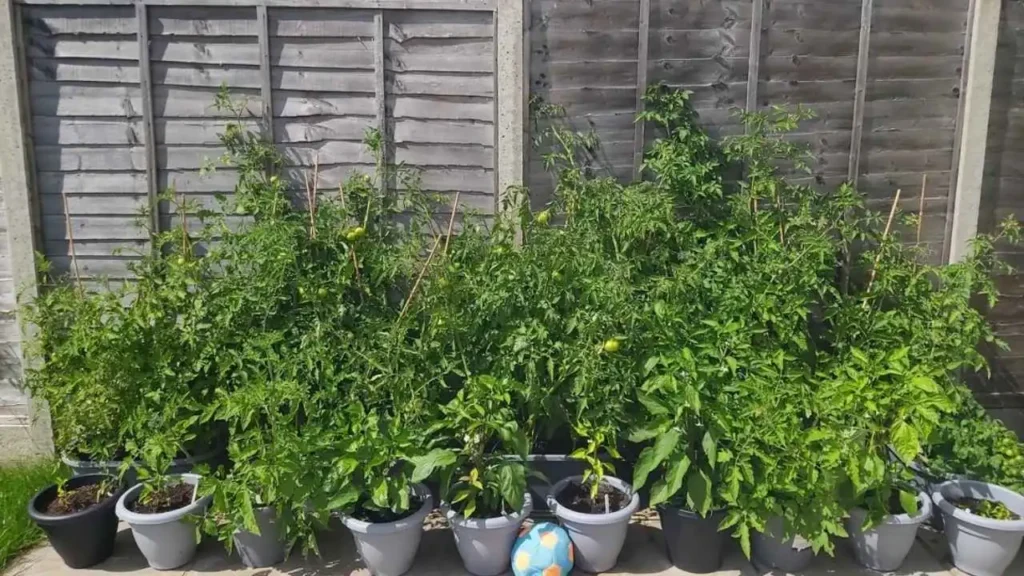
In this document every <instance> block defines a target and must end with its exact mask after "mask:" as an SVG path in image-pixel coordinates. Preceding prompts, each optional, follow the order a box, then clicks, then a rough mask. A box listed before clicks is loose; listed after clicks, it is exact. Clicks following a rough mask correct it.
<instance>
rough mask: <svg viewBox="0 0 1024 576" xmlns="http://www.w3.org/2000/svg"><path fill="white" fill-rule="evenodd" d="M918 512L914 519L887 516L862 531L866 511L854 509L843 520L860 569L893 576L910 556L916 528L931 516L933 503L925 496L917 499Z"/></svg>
mask: <svg viewBox="0 0 1024 576" xmlns="http://www.w3.org/2000/svg"><path fill="white" fill-rule="evenodd" d="M917 502H918V510H917V514H914V515H913V516H911V515H909V514H895V515H891V516H886V517H885V519H884V520H883V521H882V523H881V524H879V525H878V526H875V527H873V528H871V529H869V530H864V529H863V527H864V520H866V519H867V517H868V512H867V510H864V509H863V508H854V509H853V510H852V511H850V517H849V518H847V520H846V532H847V533H848V534H849V535H850V545H851V546H852V547H853V553H854V556H856V558H857V561H858V562H860V563H861V564H862V565H863V566H866V567H868V568H871V569H872V570H878V571H879V572H895V571H896V570H898V569H899V567H900V566H901V565H902V564H903V561H904V560H906V558H907V555H908V554H910V549H911V548H913V547H914V540H915V539H916V538H917V527H918V526H920V525H921V524H923V523H924V522H926V521H927V520H928V519H929V518H931V515H932V502H931V499H930V498H929V497H928V495H927V494H925V493H924V492H921V493H919V494H918V495H917Z"/></svg>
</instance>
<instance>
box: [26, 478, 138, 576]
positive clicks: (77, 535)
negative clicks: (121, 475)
mask: <svg viewBox="0 0 1024 576" xmlns="http://www.w3.org/2000/svg"><path fill="white" fill-rule="evenodd" d="M103 480H110V481H112V482H117V479H116V478H113V477H112V476H108V475H106V474H90V475H88V476H77V477H75V478H72V479H70V480H68V481H67V483H66V484H65V489H74V488H80V487H82V486H88V485H91V484H98V483H100V482H102V481H103ZM122 493H124V489H123V488H118V489H117V491H116V492H115V493H114V494H112V495H111V496H109V497H108V498H107V499H106V500H104V501H102V502H100V503H99V504H97V505H95V506H92V507H91V508H89V509H87V510H83V511H81V512H78V513H75V514H69V515H67V516H51V515H49V514H47V513H46V507H47V506H48V505H49V504H50V502H52V501H53V500H54V499H55V498H57V485H56V484H53V485H51V486H49V487H48V488H44V489H42V490H40V491H39V493H37V494H36V495H35V496H34V497H33V498H32V500H30V501H29V503H28V514H29V516H30V517H31V518H32V520H34V521H35V523H36V524H38V525H39V527H40V528H42V529H43V532H45V533H46V536H47V538H49V539H50V545H52V546H53V548H54V550H56V551H57V554H60V557H61V559H62V560H64V563H65V564H67V565H68V567H69V568H87V567H89V566H93V565H95V564H99V563H100V562H103V561H104V560H106V559H107V558H109V557H110V555H111V554H112V553H113V552H114V537H115V536H116V535H117V515H116V514H115V512H114V509H115V506H116V505H117V500H118V498H120V497H121V494H122Z"/></svg>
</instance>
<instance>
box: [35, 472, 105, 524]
mask: <svg viewBox="0 0 1024 576" xmlns="http://www.w3.org/2000/svg"><path fill="white" fill-rule="evenodd" d="M76 479H85V480H95V482H82V483H81V484H79V485H78V486H76V488H81V487H82V486H90V485H92V484H97V483H98V482H100V481H102V480H104V479H110V480H113V481H114V482H117V478H116V477H115V476H112V475H110V474H102V473H99V474H84V475H82V476H74V477H72V478H68V481H72V480H76ZM57 486H59V484H57V483H54V484H50V485H49V486H47V487H45V488H43V489H42V490H40V491H38V492H36V494H35V496H33V497H32V498H31V499H30V500H29V501H28V515H29V517H30V518H32V520H33V521H34V522H36V523H37V524H40V525H46V526H51V525H55V524H64V523H67V522H74V521H77V520H81V519H83V518H85V517H86V516H91V515H94V514H99V513H102V512H106V511H107V510H109V509H110V507H111V506H116V505H117V502H118V500H120V499H121V496H122V495H123V494H124V491H125V490H124V486H120V485H118V486H117V489H116V490H114V492H113V494H111V495H110V496H107V497H106V498H104V499H103V500H101V501H99V502H97V503H96V504H94V505H92V506H90V507H88V508H86V509H85V510H81V511H78V512H74V513H72V514H63V515H53V514H47V513H45V512H40V511H39V508H37V507H36V504H38V503H39V501H40V498H42V497H43V494H44V493H46V492H49V491H50V490H51V489H54V488H56V487H57Z"/></svg>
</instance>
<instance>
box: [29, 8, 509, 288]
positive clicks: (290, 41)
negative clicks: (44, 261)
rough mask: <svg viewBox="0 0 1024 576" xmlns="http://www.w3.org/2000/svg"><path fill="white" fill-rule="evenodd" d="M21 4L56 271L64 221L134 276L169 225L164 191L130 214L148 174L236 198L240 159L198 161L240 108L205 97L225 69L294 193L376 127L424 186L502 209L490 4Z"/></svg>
mask: <svg viewBox="0 0 1024 576" xmlns="http://www.w3.org/2000/svg"><path fill="white" fill-rule="evenodd" d="M356 4H357V3H356ZM367 5H370V4H367ZM23 19H24V27H25V30H26V32H25V35H26V54H27V64H28V66H27V71H26V76H27V78H26V82H27V83H28V92H29V94H30V98H31V109H32V113H33V117H32V120H31V129H32V132H33V136H34V140H35V144H36V148H35V156H36V158H35V166H36V170H37V174H36V181H37V185H38V190H39V194H40V198H41V201H40V206H41V209H42V218H41V226H42V231H41V232H42V234H41V236H42V238H43V246H44V249H45V252H46V255H47V256H49V257H50V258H51V259H52V260H53V261H54V264H55V267H56V269H57V271H68V270H70V268H71V250H70V246H71V243H72V242H71V241H72V238H73V239H74V244H75V253H76V254H77V255H78V256H79V268H80V270H81V272H82V275H83V276H85V277H86V278H88V279H91V278H94V277H98V276H110V277H113V278H115V279H124V278H128V277H130V276H131V273H130V270H129V268H128V266H129V264H130V262H131V261H132V260H134V259H136V258H137V257H138V254H141V253H142V251H143V250H146V249H148V245H149V243H148V239H149V233H148V231H147V228H146V227H147V224H149V225H151V226H158V227H159V228H160V229H167V228H168V227H171V226H176V225H179V221H178V219H179V216H178V213H177V211H176V210H175V209H174V208H173V207H172V206H171V205H169V203H167V202H162V203H160V206H159V212H158V217H157V219H156V221H155V222H148V221H147V220H146V219H145V218H138V217H137V216H138V214H139V213H140V212H141V211H142V210H144V209H146V208H147V206H149V205H150V204H151V203H152V202H153V200H152V199H151V198H153V197H154V196H155V194H156V193H157V192H158V191H162V190H166V189H168V188H173V189H174V190H175V192H176V193H177V195H178V197H179V198H181V199H187V200H188V201H189V202H191V203H195V204H196V206H197V207H201V208H216V207H217V205H218V203H217V201H216V197H218V196H224V197H226V198H228V199H229V200H230V197H231V195H232V193H233V190H234V184H235V173H234V171H233V170H232V169H231V168H230V167H228V168H224V167H221V168H219V169H217V170H216V171H214V172H209V171H207V170H204V166H209V165H217V164H218V163H219V159H220V158H221V157H222V155H223V153H224V148H223V147H222V145H221V143H220V140H219V135H220V134H221V133H222V131H223V130H224V127H225V126H226V125H227V123H228V122H230V121H232V120H233V119H234V117H235V115H234V113H233V112H231V111H227V110H218V109H217V108H216V107H215V106H214V99H215V96H216V94H217V92H218V91H219V90H220V88H221V87H222V86H226V87H227V88H228V89H229V90H230V93H231V96H232V99H233V100H235V101H236V102H238V103H240V104H241V105H242V110H241V120H242V122H243V124H245V125H246V126H247V127H249V128H251V129H253V130H263V131H265V133H266V134H267V135H269V136H272V138H273V141H274V142H275V144H277V146H278V148H279V150H280V151H281V153H282V155H283V157H284V159H285V163H286V165H285V171H284V176H285V177H286V179H287V180H288V182H289V183H290V188H291V190H292V192H293V193H294V197H295V198H296V200H297V201H300V203H301V200H303V199H304V194H303V191H304V188H305V179H306V176H307V175H308V174H310V173H311V172H312V169H313V166H314V165H316V164H319V167H320V176H321V177H320V180H319V182H318V189H319V190H320V191H322V192H327V191H332V192H336V191H337V189H338V187H339V185H341V184H342V183H343V182H344V181H345V180H346V179H347V178H349V177H351V176H352V175H353V174H354V173H355V172H361V173H366V174H371V173H372V172H373V171H374V168H375V159H374V157H373V154H372V153H371V151H370V150H369V149H368V148H367V146H366V145H365V144H364V139H365V138H366V136H367V134H368V130H370V129H379V130H382V131H384V133H386V134H387V136H388V137H389V138H390V139H391V141H392V142H391V145H390V146H388V147H387V150H386V154H387V155H388V158H389V159H390V160H392V161H395V162H401V163H404V164H405V165H406V166H407V167H408V168H410V169H412V170H413V171H414V172H416V173H418V174H419V183H420V186H421V187H422V189H423V190H424V191H425V192H428V193H436V194H439V195H441V196H445V195H451V194H453V193H454V192H459V193H460V194H461V195H460V198H461V201H460V204H461V205H462V207H463V208H464V209H473V210H476V211H479V212H482V213H485V214H493V213H494V211H495V208H496V201H497V197H496V177H495V175H496V163H497V160H496V156H497V146H496V140H497V138H496V122H495V110H496V102H495V93H496V78H497V74H496V67H497V65H496V45H495V15H494V12H493V11H492V10H476V9H475V8H473V9H467V10H452V9H451V6H447V7H444V9H436V10H435V9H413V10H401V9H395V10H383V11H382V10H377V9H359V8H358V7H349V6H345V7H337V8H325V7H317V8H312V7H309V8H307V7H301V4H296V5H295V7H290V6H280V7H265V6H258V5H239V6H234V7H232V6H204V7H194V6H174V5H153V6H145V5H140V6H137V7H136V6H128V5H126V6H101V5H95V6H45V5H31V6H26V7H25V8H24V18H23ZM140 22H142V24H143V26H144V28H141V29H140V27H139V23H140ZM140 32H141V34H140ZM140 38H141V39H142V41H143V42H144V43H146V44H145V46H144V47H142V48H140ZM140 58H142V60H140ZM147 143H151V145H150V146H147ZM396 184H401V182H396ZM65 195H66V197H67V198H66V199H67V202H66V206H67V210H68V212H69V213H70V223H71V230H70V231H68V230H67V229H66V228H67V226H66V225H65ZM441 201H442V202H446V201H445V200H444V199H443V198H441ZM447 206H448V205H447V204H446V205H445V208H444V210H445V211H446V210H447ZM189 225H190V227H195V226H197V225H198V224H197V222H195V219H190V222H189Z"/></svg>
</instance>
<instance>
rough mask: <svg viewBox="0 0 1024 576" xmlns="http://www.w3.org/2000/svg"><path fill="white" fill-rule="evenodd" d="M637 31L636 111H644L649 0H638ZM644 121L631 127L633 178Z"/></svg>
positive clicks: (637, 169) (636, 175)
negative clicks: (638, 18)
mask: <svg viewBox="0 0 1024 576" xmlns="http://www.w3.org/2000/svg"><path fill="white" fill-rule="evenodd" d="M638 28H639V30H638V31H637V32H638V34H637V36H638V38H637V49H636V113H637V114H640V113H641V112H643V111H644V94H646V93H647V60H648V58H647V53H648V43H649V42H650V33H651V0H640V25H639V27H638ZM645 140H646V136H645V135H644V122H640V121H637V122H636V125H635V126H634V129H633V179H634V180H638V179H639V178H640V168H641V167H642V166H643V162H644V144H645Z"/></svg>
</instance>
